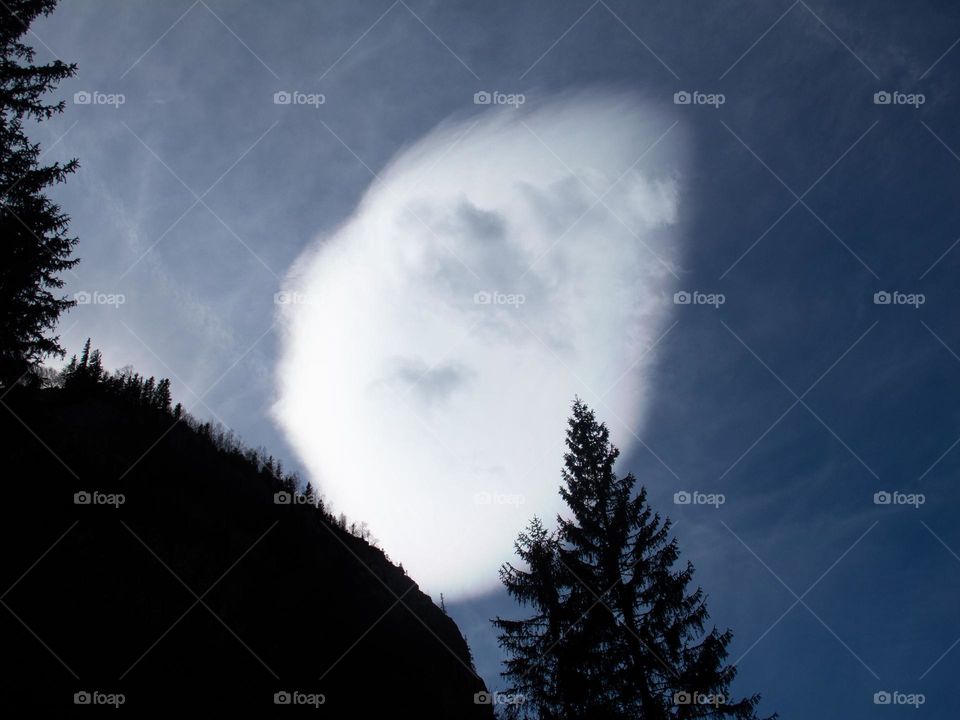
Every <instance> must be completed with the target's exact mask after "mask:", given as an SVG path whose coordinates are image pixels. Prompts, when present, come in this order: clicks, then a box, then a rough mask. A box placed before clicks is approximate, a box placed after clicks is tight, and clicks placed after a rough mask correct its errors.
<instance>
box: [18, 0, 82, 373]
mask: <svg viewBox="0 0 960 720" xmlns="http://www.w3.org/2000/svg"><path fill="white" fill-rule="evenodd" d="M55 6H56V0H8V1H7V2H6V3H4V4H3V7H2V8H0V238H2V239H0V383H3V384H5V385H6V384H10V383H13V382H16V381H17V380H18V379H19V378H20V377H22V376H23V375H24V373H26V372H27V371H28V370H29V369H30V368H32V367H35V366H36V365H37V363H38V362H39V361H40V360H41V359H42V358H43V357H44V356H47V355H62V354H63V348H61V347H60V343H59V338H58V337H56V336H53V337H49V336H48V334H47V333H48V331H50V330H51V329H52V328H53V327H54V326H55V325H56V322H57V319H58V318H59V316H60V313H62V312H63V311H64V310H66V309H67V308H69V307H71V306H72V305H73V301H72V300H69V299H67V298H66V297H65V296H57V295H56V294H55V291H56V290H57V289H58V288H60V287H62V286H63V280H62V279H61V278H60V273H62V272H63V271H64V270H67V269H69V268H71V267H73V265H75V264H76V263H77V260H76V259H71V257H70V255H71V251H72V249H73V246H74V245H75V244H76V238H70V237H68V236H67V224H68V218H67V216H66V215H64V214H63V213H62V212H61V211H60V208H59V207H58V206H57V205H56V204H54V203H53V202H52V201H51V200H50V199H49V198H48V197H47V195H46V194H45V191H46V190H47V189H48V188H50V187H51V186H53V185H56V184H57V183H60V182H62V181H63V180H64V179H65V177H66V176H67V175H68V174H69V173H72V172H74V171H75V170H76V169H77V161H76V160H71V161H70V162H68V163H66V164H63V165H62V164H60V163H53V164H50V165H41V164H40V146H39V145H38V144H36V143H33V142H31V141H30V140H29V138H28V137H27V134H26V131H25V129H24V122H25V121H30V122H33V121H42V120H47V119H49V118H50V117H52V116H54V115H56V114H58V113H60V112H62V111H63V108H64V103H63V101H60V102H58V103H56V104H52V105H51V104H46V103H45V102H44V101H43V96H44V95H46V94H47V93H48V92H50V91H51V90H53V89H54V88H55V87H56V86H57V84H58V83H59V82H60V80H63V79H64V78H68V77H71V76H72V75H73V74H74V72H75V71H76V65H67V64H66V63H63V62H61V61H60V60H55V61H53V62H51V63H48V64H46V65H35V64H34V51H33V49H32V48H31V47H30V46H29V45H27V44H25V43H24V42H23V39H24V36H25V35H26V34H27V32H28V31H29V27H30V24H31V23H32V22H33V21H34V20H36V19H37V18H38V17H40V16H44V15H49V14H50V13H51V12H52V11H53V9H54V7H55Z"/></svg>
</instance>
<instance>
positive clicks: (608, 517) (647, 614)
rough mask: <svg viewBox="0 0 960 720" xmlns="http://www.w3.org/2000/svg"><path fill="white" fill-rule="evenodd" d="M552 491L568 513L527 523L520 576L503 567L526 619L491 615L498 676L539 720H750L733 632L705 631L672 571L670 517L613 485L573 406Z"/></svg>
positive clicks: (701, 610)
mask: <svg viewBox="0 0 960 720" xmlns="http://www.w3.org/2000/svg"><path fill="white" fill-rule="evenodd" d="M566 444H567V453H566V455H565V456H564V470H563V484H562V486H561V488H560V494H561V496H562V497H563V499H564V501H565V502H566V504H567V505H568V506H569V508H570V514H569V515H568V516H567V517H558V529H557V531H556V533H553V534H550V533H548V532H547V530H546V529H545V528H544V527H543V526H542V524H541V523H540V522H539V520H537V519H534V521H533V522H532V523H531V525H530V527H529V528H528V529H527V531H526V532H524V533H522V534H521V535H520V537H519V539H518V541H517V544H516V549H517V554H518V556H519V557H520V559H521V560H522V561H523V564H524V566H525V567H524V568H516V567H514V566H513V565H510V564H509V563H508V564H505V565H504V566H503V568H502V570H501V578H502V580H503V582H504V585H505V586H506V588H507V590H508V592H509V593H510V594H511V595H512V596H513V597H515V598H517V599H518V600H520V601H521V603H524V604H527V605H530V606H531V607H532V608H533V609H534V612H535V614H534V615H533V616H532V617H530V618H526V619H522V620H504V619H502V618H497V619H496V620H495V621H494V623H495V625H496V626H497V627H498V628H499V629H500V631H501V635H500V644H501V646H502V647H504V649H505V650H506V651H507V653H508V656H509V657H508V659H507V660H506V663H505V671H504V673H503V675H504V676H505V677H506V678H508V679H509V680H510V682H511V684H512V691H514V692H518V693H521V694H523V695H524V696H525V698H526V700H527V702H526V703H525V704H523V705H520V706H519V707H520V709H521V712H526V713H527V714H528V715H530V716H535V717H540V718H569V719H571V720H572V719H576V718H590V719H591V720H594V719H596V720H602V719H603V718H611V719H612V718H644V719H645V720H661V719H665V718H671V719H673V718H698V717H711V718H736V719H737V720H753V719H754V718H755V717H756V715H755V707H756V705H757V703H758V702H759V696H757V695H754V696H752V697H748V698H741V699H733V698H732V697H731V696H730V689H729V686H730V683H731V681H732V680H733V678H734V676H735V674H736V669H735V668H734V667H733V666H731V665H728V664H726V663H725V661H726V657H727V647H728V645H729V643H730V641H731V638H732V635H731V633H730V631H729V630H728V631H725V632H719V631H717V630H716V629H710V630H709V631H707V630H706V623H707V620H708V618H709V615H708V612H707V607H706V602H705V597H704V594H703V591H702V590H701V589H700V588H696V589H693V590H691V589H690V583H691V580H692V578H693V566H692V565H691V564H690V563H687V564H686V565H685V566H680V567H679V568H678V567H677V561H678V559H679V549H678V546H677V543H676V540H675V539H673V538H671V537H670V527H671V525H670V521H669V520H662V519H661V517H660V515H659V514H658V513H656V512H654V511H653V510H652V508H651V507H650V506H649V505H648V504H647V494H646V490H645V489H644V488H642V487H641V488H640V489H639V490H638V491H637V492H636V493H634V486H635V484H636V480H635V478H634V477H633V476H632V475H629V474H628V475H626V476H625V477H622V478H620V477H618V476H617V474H616V473H615V472H614V464H615V462H616V460H617V456H618V455H619V451H618V450H617V448H615V447H614V446H613V445H612V444H611V443H610V439H609V432H608V430H607V428H606V426H605V425H604V424H603V423H599V422H597V419H596V417H595V415H594V413H593V411H591V410H590V409H589V408H588V407H587V406H586V405H585V404H584V403H583V402H581V401H580V400H577V401H576V402H575V403H574V406H573V414H572V416H571V418H570V420H569V425H568V429H567V439H566Z"/></svg>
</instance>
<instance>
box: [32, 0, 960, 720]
mask: <svg viewBox="0 0 960 720" xmlns="http://www.w3.org/2000/svg"><path fill="white" fill-rule="evenodd" d="M34 30H35V36H34V41H35V44H36V46H37V48H38V53H39V57H40V58H41V59H48V58H50V57H53V56H56V57H60V58H62V59H64V60H66V61H75V62H77V63H79V66H80V69H79V73H78V75H77V77H76V78H74V79H72V80H70V81H69V82H67V83H64V84H63V85H62V87H61V90H60V94H61V95H62V96H63V97H64V98H66V99H67V100H68V106H67V111H66V112H65V113H64V115H63V116H62V117H60V118H58V119H56V120H55V121H52V122H49V123H46V124H44V125H43V126H42V127H41V128H39V129H38V131H37V134H36V138H37V139H38V140H39V141H40V142H41V143H42V145H43V147H44V148H45V149H46V150H47V152H48V155H47V157H48V158H58V159H59V158H63V159H66V158H69V157H74V156H76V157H79V158H80V160H81V166H82V169H81V170H80V171H79V173H78V174H77V175H76V176H75V177H74V178H73V179H72V181H71V182H69V183H68V184H67V185H66V186H64V187H62V188H61V189H58V190H57V193H56V197H57V199H58V201H59V202H60V203H61V204H62V206H63V208H64V210H65V211H66V212H67V213H69V214H70V215H71V216H72V231H73V232H74V233H75V234H77V235H78V236H79V237H80V246H79V251H78V254H79V256H80V257H82V258H83V262H82V263H81V264H80V265H79V266H78V267H77V268H76V271H75V272H76V275H75V276H68V277H67V281H68V287H67V290H68V291H69V292H71V293H73V292H78V291H87V292H99V293H104V294H114V295H116V294H122V295H123V297H124V302H123V304H122V305H120V306H119V307H115V306H112V305H100V304H91V305H85V306H81V307H78V308H77V309H75V310H74V311H72V312H71V313H70V314H69V315H68V316H66V317H65V318H64V319H63V321H62V324H61V332H62V336H63V339H64V341H65V343H66V344H67V346H68V347H69V348H71V349H78V348H79V347H80V345H81V344H82V341H83V339H84V338H86V337H87V336H88V335H89V336H92V337H93V338H94V341H95V343H96V344H98V345H99V346H100V347H102V348H103V350H104V354H105V357H106V360H107V363H108V364H109V365H111V366H114V367H119V366H122V365H124V364H127V363H131V364H133V365H135V366H136V367H137V368H138V370H139V371H140V372H146V373H147V374H156V375H166V376H170V377H171V379H172V380H173V387H174V393H175V395H176V397H177V398H178V399H180V400H182V401H183V402H184V404H185V405H187V406H188V407H193V412H194V413H195V414H197V415H199V416H202V417H210V418H219V419H220V420H222V422H224V423H225V424H226V425H228V426H229V427H231V428H233V429H234V430H235V431H236V432H237V433H238V434H240V435H241V436H242V437H243V438H244V439H245V440H246V441H247V442H248V443H250V444H252V445H264V446H266V447H268V448H269V449H271V451H273V452H274V453H275V454H276V455H278V456H281V457H283V459H284V462H285V463H286V464H287V465H289V466H291V467H296V466H297V465H298V458H297V455H296V454H295V453H294V451H293V449H292V447H291V446H290V445H288V444H287V440H286V438H285V437H284V434H283V433H282V432H281V431H280V430H279V429H278V426H277V425H275V424H274V422H273V421H272V420H271V413H270V409H271V407H272V406H273V404H274V402H275V400H276V392H277V391H276V386H275V377H274V373H275V368H276V365H277V362H278V356H279V353H280V349H281V338H280V335H279V331H278V328H277V326H276V324H275V321H276V310H277V306H276V304H275V302H274V295H275V293H277V292H278V291H280V290H281V288H282V287H283V286H284V282H283V278H284V277H285V275H286V273H287V271H288V269H289V268H290V267H291V265H292V264H293V263H294V262H295V260H296V259H297V258H298V257H299V256H300V254H301V253H302V252H303V251H304V250H305V249H307V248H308V247H310V246H311V245H312V244H313V243H315V242H316V238H317V237H319V236H323V235H325V234H328V233H332V232H333V231H334V230H336V229H337V228H338V227H339V226H340V225H341V224H342V223H344V222H345V221H346V220H347V219H348V218H349V217H350V216H351V214H352V213H353V212H354V209H355V207H356V205H357V203H358V201H359V200H360V199H361V197H363V195H364V193H365V192H366V190H367V189H368V187H369V186H370V185H371V182H372V181H373V180H374V177H375V175H379V174H380V173H381V172H382V171H383V169H384V168H385V167H386V166H387V164H388V163H389V161H390V160H391V158H393V157H394V156H396V155H397V153H399V152H401V151H403V150H404V149H405V148H408V147H410V146H411V145H412V144H413V143H415V142H416V141H417V140H418V139H420V138H421V137H422V136H424V135H425V134H426V133H428V132H429V131H430V130H431V129H432V128H434V127H436V126H437V125H438V124H439V123H441V122H442V121H444V120H447V119H449V118H451V117H452V118H454V119H457V120H458V121H462V120H464V119H469V118H471V117H472V116H473V115H474V114H475V113H476V112H477V106H475V105H474V103H473V96H474V93H476V92H478V91H482V90H488V91H489V90H498V91H500V92H504V93H524V94H525V96H526V97H527V103H526V105H527V106H528V107H533V106H535V105H536V103H537V102H540V101H542V100H543V101H545V100H544V99H546V98H549V97H552V96H554V95H556V94H558V93H560V94H562V93H571V92H577V91H581V90H586V89H595V88H603V89H606V90H614V91H629V92H631V93H634V94H636V95H637V96H639V97H641V98H643V101H644V102H646V103H648V104H649V105H650V106H651V107H655V108H658V109H662V110H663V111H664V112H669V113H671V114H672V117H674V118H675V119H676V120H677V121H678V122H677V128H676V129H677V132H678V133H681V134H682V137H683V138H685V142H687V143H688V147H687V158H686V161H685V167H684V173H683V193H682V201H681V203H680V211H679V220H678V226H677V236H678V237H679V242H680V243H681V245H682V250H683V255H682V260H680V261H678V263H677V266H676V283H675V284H674V287H675V288H676V289H677V290H688V291H694V290H696V291H700V292H703V293H721V294H722V295H723V298H724V302H723V304H722V305H721V306H720V307H718V308H715V307H712V306H709V305H694V304H691V305H677V306H675V307H672V308H671V309H670V317H669V321H668V323H667V327H669V328H670V330H669V332H667V333H666V334H665V335H664V336H663V337H662V339H660V340H659V342H658V343H657V346H656V353H655V363H654V364H653V365H652V366H651V367H650V369H649V371H648V377H647V378H646V381H645V382H646V384H647V387H648V388H649V390H650V398H649V401H648V402H647V403H646V406H645V409H644V412H643V415H644V417H643V418H642V423H641V419H639V418H638V419H637V422H638V423H641V424H642V432H641V435H642V443H636V444H634V446H633V448H632V450H631V451H630V452H629V453H628V454H627V455H625V456H624V457H623V458H622V460H621V468H622V469H623V470H624V471H626V470H628V469H629V470H632V471H633V472H634V473H635V474H636V475H637V476H638V478H639V479H640V481H641V482H642V483H643V484H645V485H646V486H647V487H648V489H649V491H650V495H651V500H652V502H653V503H654V504H655V505H656V506H657V507H658V508H659V509H661V510H662V512H664V513H665V514H667V515H669V516H670V517H671V518H673V519H674V520H675V521H676V533H677V536H678V538H679V540H680V543H681V547H682V550H683V552H684V555H685V557H687V558H689V559H691V560H692V561H693V562H694V564H695V565H696V566H697V568H698V576H697V577H698V580H699V582H700V583H701V584H702V586H703V587H704V589H705V590H706V591H707V593H708V594H709V597H710V607H711V611H712V616H713V619H714V621H715V622H716V623H717V624H718V625H720V626H721V627H726V626H729V627H731V628H732V629H733V630H734V633H735V639H734V643H733V646H732V651H731V660H736V661H737V663H738V667H739V670H740V674H739V677H738V680H737V683H736V688H737V689H738V690H739V691H740V692H742V693H752V692H755V691H757V692H761V693H762V694H763V696H764V701H763V704H762V709H763V710H764V711H770V712H772V711H779V712H780V713H781V715H782V716H783V717H792V716H799V715H814V714H815V715H818V716H828V717H864V718H866V717H877V716H879V715H882V714H900V715H908V716H914V715H915V716H929V717H945V716H949V715H950V714H951V712H952V713H956V712H957V711H958V710H960V699H958V697H957V695H956V693H955V692H954V690H953V688H952V686H953V683H952V682H951V680H952V677H953V675H955V673H956V670H957V663H958V662H960V649H957V648H956V647H955V643H956V641H957V640H958V638H960V622H958V620H957V617H956V612H955V608H956V600H957V593H958V590H960V557H958V555H960V529H958V527H957V524H956V522H955V507H956V502H957V500H958V493H957V491H956V489H955V488H954V486H953V482H952V481H953V479H954V478H955V477H956V474H957V469H958V462H960V449H957V441H958V436H960V412H958V408H960V403H958V400H960V391H958V389H957V388H958V383H957V379H958V378H960V328H958V326H957V322H956V320H957V313H956V310H955V309H956V307H957V303H958V300H960V297H958V290H957V283H956V282H955V278H956V277H957V272H958V270H960V249H958V248H957V247H955V243H957V241H958V238H960V206H958V204H957V202H956V198H957V191H958V189H960V133H958V131H957V127H958V126H957V123H956V117H957V110H958V98H957V93H956V87H957V82H956V80H957V74H958V71H960V49H958V48H957V47H956V45H957V40H958V38H960V8H957V7H956V6H954V5H951V4H949V3H936V2H923V3H910V4H903V3H894V2H874V3H870V4H869V5H867V4H854V3H829V2H823V1H818V2H812V1H811V2H809V3H808V2H805V1H803V0H800V1H798V2H794V3H792V4H791V3H790V2H789V1H788V0H784V1H783V2H762V3H761V2H728V3H723V4H719V3H717V4H711V5H709V6H706V5H705V4H704V3H692V2H691V3H688V2H648V3H627V2H622V1H619V2H614V1H613V0H609V1H607V0H604V1H601V2H596V3H592V4H591V3H590V2H589V0H585V1H584V2H549V3H548V2H524V3H519V4H518V3H510V2H491V3H483V4H482V5H481V4H467V3H442V4H441V3H439V2H416V1H414V0H409V1H408V2H397V3H393V4H391V3H390V2H389V1H386V0H385V1H384V2H363V3H356V2H325V3H322V4H316V3H306V2H304V3H294V2H286V3H282V4H280V5H271V6H265V5H261V4H257V3H252V2H233V3H227V2H215V1H213V0H207V1H206V2H197V3H194V4H191V3H190V2H189V0H184V1H183V2H171V3H164V4H153V5H148V4H146V3H127V2H124V3H120V2H115V3H114V2H95V3H83V4H79V3H76V4H71V3H65V4H64V5H63V6H62V7H61V8H59V9H58V10H57V12H56V13H55V14H54V15H53V16H52V17H51V18H49V19H48V20H46V21H44V22H42V23H39V24H37V25H36V27H35V28H34ZM293 90H298V91H301V92H304V93H322V94H323V95H324V98H325V102H324V103H323V104H322V105H320V106H317V107H314V106H311V105H299V106H296V105H277V104H274V102H273V100H272V98H273V95H274V93H276V92H279V91H293ZM682 91H687V92H694V91H698V92H701V93H704V94H717V93H720V94H722V95H723V99H724V102H723V104H722V105H720V106H719V107H715V106H712V105H697V104H689V105H676V104H674V94H675V93H677V92H682ZM78 92H91V93H92V92H100V93H104V94H122V95H123V98H124V102H123V104H122V105H119V106H113V105H110V104H96V103H90V104H76V103H74V102H73V98H74V94H75V93H78ZM878 92H889V93H902V95H896V96H892V98H893V101H892V102H891V103H889V104H877V102H876V101H875V93H878ZM917 94H922V96H923V101H922V104H919V100H917V98H916V97H915V96H916V95H917ZM101 99H103V98H101ZM881 99H883V96H882V97H881ZM911 103H912V104H911ZM880 292H887V293H900V295H893V296H892V297H893V302H891V303H890V304H877V303H876V302H875V294H876V293H880ZM918 295H922V300H923V304H922V305H918V302H919V300H917V298H916V296H918ZM881 297H885V296H881ZM911 298H912V300H911ZM911 303H912V304H911ZM564 401H566V399H564ZM598 412H599V415H600V416H601V417H604V410H603V408H598ZM605 419H607V420H608V422H610V423H611V425H613V424H614V420H613V419H611V418H609V417H607V418H605ZM560 462H561V458H560V457H557V458H556V478H557V482H559V467H560ZM681 491H700V492H703V493H722V494H723V495H724V496H725V500H726V501H725V503H724V504H723V505H722V506H721V507H719V508H714V507H711V506H709V505H676V504H675V502H674V494H675V493H677V492H681ZM884 491H885V492H894V491H897V492H900V493H903V494H904V495H909V494H916V493H922V494H923V496H924V503H923V504H922V505H921V506H920V507H918V508H915V507H913V506H911V505H909V504H890V505H878V504H876V503H875V501H874V495H875V493H878V492H884ZM898 497H901V498H902V497H903V496H898ZM536 511H537V508H531V507H524V508H523V512H524V513H526V514H532V513H533V512H536ZM361 519H362V518H361ZM373 531H374V534H376V528H375V527H374V528H373ZM387 551H388V552H389V548H387ZM395 559H396V560H398V561H403V557H396V558H395ZM503 559H504V560H507V559H509V558H503ZM448 606H449V607H450V609H451V611H452V613H453V615H454V616H455V618H456V619H457V620H458V622H459V623H460V624H461V627H462V628H463V629H464V631H465V632H466V634H467V636H468V639H469V641H470V643H471V646H472V648H473V651H474V654H475V655H476V657H477V663H478V669H479V670H480V672H481V674H482V675H483V676H484V677H485V678H486V679H487V681H488V682H489V683H491V684H493V685H496V684H497V683H498V680H497V678H496V674H497V672H498V670H499V668H498V655H497V648H496V642H495V638H494V636H493V635H492V632H491V629H490V626H489V625H488V623H487V620H488V619H489V618H490V617H492V616H493V615H496V614H511V613H516V612H518V610H517V609H515V608H514V607H513V606H512V604H511V603H510V602H509V601H508V600H506V599H505V597H504V596H503V595H502V594H501V593H494V594H492V595H488V596H484V597H482V598H474V599H472V600H470V601H464V602H457V603H454V604H452V605H451V604H448ZM879 691H890V692H893V691H900V692H903V693H923V695H924V696H925V703H924V704H923V705H922V706H921V707H920V708H919V709H918V710H915V709H914V708H913V707H909V706H907V707H903V706H900V707H877V706H875V705H874V702H873V696H874V693H876V692H879Z"/></svg>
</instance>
